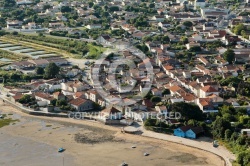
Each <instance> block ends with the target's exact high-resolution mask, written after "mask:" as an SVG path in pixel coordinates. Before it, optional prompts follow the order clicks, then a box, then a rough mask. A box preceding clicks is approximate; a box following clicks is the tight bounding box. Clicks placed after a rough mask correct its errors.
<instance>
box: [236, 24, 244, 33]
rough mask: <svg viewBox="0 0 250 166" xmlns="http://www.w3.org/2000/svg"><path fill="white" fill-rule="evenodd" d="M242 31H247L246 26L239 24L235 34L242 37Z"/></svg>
mask: <svg viewBox="0 0 250 166" xmlns="http://www.w3.org/2000/svg"><path fill="white" fill-rule="evenodd" d="M242 30H246V27H245V25H244V24H238V25H236V26H235V27H234V33H235V34H236V35H240V34H241V31H242Z"/></svg>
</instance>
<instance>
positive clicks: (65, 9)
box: [61, 6, 72, 13]
mask: <svg viewBox="0 0 250 166" xmlns="http://www.w3.org/2000/svg"><path fill="white" fill-rule="evenodd" d="M71 10H72V9H71V8H70V7H69V6H62V7H61V12H62V13H68V12H71Z"/></svg>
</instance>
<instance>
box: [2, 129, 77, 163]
mask: <svg viewBox="0 0 250 166" xmlns="http://www.w3.org/2000/svg"><path fill="white" fill-rule="evenodd" d="M57 149H58V147H52V146H50V145H47V144H44V143H40V142H35V141H32V140H29V139H27V138H23V137H19V136H18V137H17V136H10V135H8V134H3V133H0V165H1V166H24V165H25V166H34V165H35V166H45V165H48V166H49V165H51V164H52V163H53V166H62V165H63V162H64V165H70V166H73V165H74V162H73V157H72V156H70V155H68V154H65V153H58V152H57Z"/></svg>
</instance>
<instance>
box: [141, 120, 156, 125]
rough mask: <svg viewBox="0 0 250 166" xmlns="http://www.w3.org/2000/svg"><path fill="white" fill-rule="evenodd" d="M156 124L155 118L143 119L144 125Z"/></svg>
mask: <svg viewBox="0 0 250 166" xmlns="http://www.w3.org/2000/svg"><path fill="white" fill-rule="evenodd" d="M155 124H156V119H151V118H148V119H146V120H145V121H144V126H154V125H155Z"/></svg>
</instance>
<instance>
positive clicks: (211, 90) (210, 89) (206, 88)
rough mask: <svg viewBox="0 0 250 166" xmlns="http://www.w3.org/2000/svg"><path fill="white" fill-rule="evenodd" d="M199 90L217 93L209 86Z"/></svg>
mask: <svg viewBox="0 0 250 166" xmlns="http://www.w3.org/2000/svg"><path fill="white" fill-rule="evenodd" d="M201 90H203V91H204V92H218V91H217V90H216V89H215V88H213V87H212V86H210V85H207V86H204V87H203V88H201Z"/></svg>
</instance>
